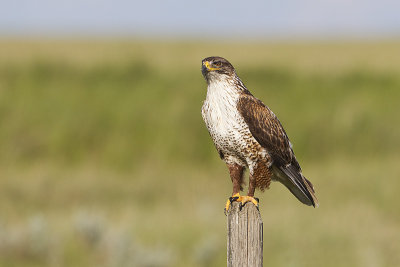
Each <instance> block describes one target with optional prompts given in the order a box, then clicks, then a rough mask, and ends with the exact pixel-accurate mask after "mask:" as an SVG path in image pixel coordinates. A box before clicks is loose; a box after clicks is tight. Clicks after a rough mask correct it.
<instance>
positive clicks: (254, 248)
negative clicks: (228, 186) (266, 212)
mask: <svg viewBox="0 0 400 267" xmlns="http://www.w3.org/2000/svg"><path fill="white" fill-rule="evenodd" d="M227 226H228V240H227V266H228V267H236V266H238V267H246V266H247V267H254V266H256V267H260V266H263V223H262V219H261V215H260V212H259V211H258V210H257V208H256V207H255V206H254V205H253V204H252V203H247V204H246V205H245V206H244V207H243V208H242V210H239V203H238V202H233V203H232V206H231V208H230V209H229V212H228V216H227Z"/></svg>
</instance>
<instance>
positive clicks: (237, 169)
mask: <svg viewBox="0 0 400 267" xmlns="http://www.w3.org/2000/svg"><path fill="white" fill-rule="evenodd" d="M227 165H228V169H229V175H230V177H231V180H232V186H233V190H232V197H230V198H229V199H228V200H227V201H226V205H225V214H226V212H228V210H229V207H230V205H231V203H232V202H233V201H237V200H238V199H239V198H240V191H241V190H242V189H243V188H242V184H243V172H244V167H243V166H240V165H239V164H236V163H234V164H227Z"/></svg>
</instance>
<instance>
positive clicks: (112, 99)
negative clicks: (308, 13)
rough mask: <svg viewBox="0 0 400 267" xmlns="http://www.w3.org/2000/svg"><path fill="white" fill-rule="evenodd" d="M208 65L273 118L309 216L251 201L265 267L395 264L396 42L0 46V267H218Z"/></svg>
mask: <svg viewBox="0 0 400 267" xmlns="http://www.w3.org/2000/svg"><path fill="white" fill-rule="evenodd" d="M212 55H220V56H224V57H226V58H228V59H229V60H230V61H231V62H232V63H233V65H234V66H236V69H237V72H238V74H239V76H240V77H241V78H242V80H243V82H244V83H245V84H246V85H247V87H248V88H249V89H250V90H251V91H252V92H253V94H254V95H255V96H257V97H258V98H260V99H261V100H263V102H264V103H266V104H267V105H269V107H270V108H271V109H272V110H273V111H274V112H275V114H277V115H278V117H279V118H280V120H281V122H282V124H283V125H284V127H285V129H286V131H287V133H288V135H289V137H290V138H291V141H292V143H293V144H294V150H295V153H296V155H297V158H298V160H299V162H300V164H301V165H302V168H303V172H304V174H305V175H306V176H307V177H308V178H309V179H310V180H311V181H312V182H313V184H314V185H315V187H316V190H317V197H318V198H319V201H320V207H319V208H317V209H313V208H310V207H307V206H304V205H302V204H301V203H300V202H298V201H297V200H296V199H295V198H294V197H293V196H292V195H291V194H290V193H289V191H287V190H286V189H285V188H284V187H283V186H282V185H280V184H277V183H273V184H272V186H271V189H270V190H268V191H266V192H265V193H264V194H261V193H259V192H256V194H257V196H258V197H260V204H261V207H260V211H261V214H262V217H263V221H264V265H265V266H335V267H337V266H362V267H364V266H396V265H398V264H399V263H400V254H399V251H400V212H399V207H400V194H399V193H398V192H397V190H398V189H399V188H400V180H399V175H400V164H399V160H400V138H399V136H400V124H399V118H400V108H399V104H398V102H399V99H400V42H398V41H390V42H389V41H387V42H383V41H382V42H372V41H371V42H365V43H362V42H326V43H325V42H292V43H289V42H288V43H277V42H260V43H233V44H231V43H230V42H227V41H226V42H219V43H217V44H213V41H208V42H178V41H169V42H160V41H137V40H131V41H129V40H125V41H114V40H96V41H94V40H93V41H91V40H86V41H71V40H58V41H55V40H43V41H37V40H1V41H0V120H1V131H0V148H1V149H0V265H1V266H224V265H225V264H226V240H225V238H226V217H225V216H224V213H223V207H224V204H225V201H226V199H227V198H228V197H229V195H230V193H231V189H232V187H231V182H230V179H229V176H228V172H227V170H226V167H225V165H224V163H223V162H222V161H221V160H220V159H219V157H218V154H217V153H216V151H215V149H214V146H213V144H212V142H211V139H210V137H209V135H208V132H207V130H206V128H205V126H204V123H203V121H202V118H201V114H200V109H201V105H202V101H203V100H204V98H205V94H206V83H205V81H204V80H203V77H202V76H201V72H200V67H201V59H203V58H204V57H207V56H212ZM246 181H247V179H246Z"/></svg>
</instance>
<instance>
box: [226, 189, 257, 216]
mask: <svg viewBox="0 0 400 267" xmlns="http://www.w3.org/2000/svg"><path fill="white" fill-rule="evenodd" d="M233 201H237V202H240V205H239V210H242V207H243V206H244V205H245V204H246V203H247V202H251V203H253V204H254V206H256V208H257V210H258V207H259V205H258V203H259V202H260V200H259V199H258V198H256V197H251V196H241V195H240V194H239V193H236V194H234V195H233V196H231V197H230V198H229V199H228V200H227V201H226V204H225V210H224V213H225V215H226V214H227V213H228V210H229V207H230V206H231V204H232V202H233Z"/></svg>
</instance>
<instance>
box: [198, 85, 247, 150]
mask: <svg viewBox="0 0 400 267" xmlns="http://www.w3.org/2000/svg"><path fill="white" fill-rule="evenodd" d="M238 99H239V92H237V90H236V89H235V88H234V86H232V85H231V84H229V82H227V81H220V82H215V83H211V84H210V85H209V86H208V88H207V97H206V100H205V101H204V104H203V108H202V115H203V119H204V121H205V123H206V125H207V128H208V131H209V132H210V134H211V137H212V139H213V141H214V143H215V145H216V146H217V148H218V149H223V150H226V149H229V148H230V147H232V148H233V147H237V146H238V145H239V144H238V142H241V141H243V140H241V139H242V138H241V134H240V132H243V130H244V129H243V128H244V127H246V128H247V125H246V124H245V122H244V120H243V118H242V116H241V115H240V114H239V112H238V110H237V107H236V104H237V101H238Z"/></svg>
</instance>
